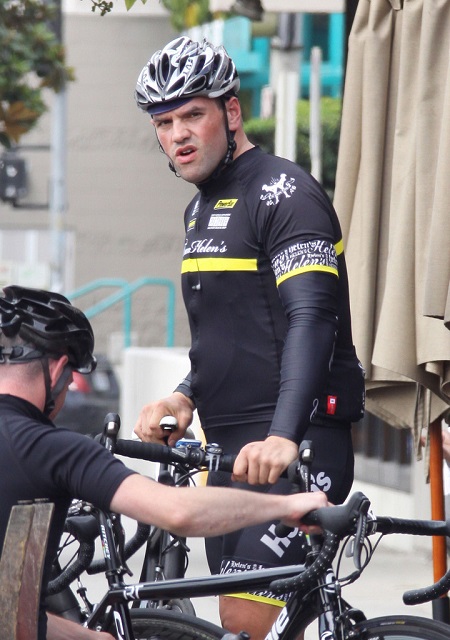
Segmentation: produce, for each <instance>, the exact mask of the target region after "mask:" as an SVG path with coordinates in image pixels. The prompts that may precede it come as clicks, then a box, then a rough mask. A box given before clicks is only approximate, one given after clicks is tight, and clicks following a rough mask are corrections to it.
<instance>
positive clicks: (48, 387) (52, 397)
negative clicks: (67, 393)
mask: <svg viewBox="0 0 450 640" xmlns="http://www.w3.org/2000/svg"><path fill="white" fill-rule="evenodd" d="M41 364H42V371H43V372H44V382H45V405H44V411H43V413H44V415H46V416H47V417H48V416H49V415H50V414H51V412H52V411H53V410H54V408H55V405H56V399H57V398H58V396H59V395H60V393H61V392H62V391H63V389H64V387H65V385H66V384H67V381H68V380H69V378H70V376H71V375H72V367H71V366H70V365H69V364H66V365H65V367H64V369H63V371H62V373H61V375H60V376H59V378H58V380H57V381H56V383H55V385H54V387H53V388H52V381H51V376H50V365H49V362H48V358H42V359H41Z"/></svg>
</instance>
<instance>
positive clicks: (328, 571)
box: [85, 424, 450, 640]
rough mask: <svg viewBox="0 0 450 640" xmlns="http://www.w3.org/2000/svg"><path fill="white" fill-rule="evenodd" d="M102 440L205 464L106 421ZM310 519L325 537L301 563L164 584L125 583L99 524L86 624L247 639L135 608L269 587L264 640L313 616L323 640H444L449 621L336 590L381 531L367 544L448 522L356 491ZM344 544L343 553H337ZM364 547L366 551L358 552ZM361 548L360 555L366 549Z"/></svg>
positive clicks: (128, 638)
mask: <svg viewBox="0 0 450 640" xmlns="http://www.w3.org/2000/svg"><path fill="white" fill-rule="evenodd" d="M109 428H110V429H109V434H108V442H109V444H107V446H110V448H111V450H115V452H116V453H118V454H120V455H124V456H127V457H136V458H141V459H147V460H153V461H155V460H156V461H169V460H177V459H178V460H179V459H180V457H181V458H183V460H184V461H185V463H186V464H189V465H192V466H193V467H195V468H204V467H205V456H206V454H205V451H204V450H203V449H200V448H198V449H197V448H193V449H189V448H186V449H185V450H183V451H180V450H177V449H171V448H170V447H164V446H161V445H154V444H149V443H141V442H135V441H123V440H117V441H116V440H115V437H116V436H115V434H114V433H113V426H112V425H111V424H110V425H109ZM233 458H234V457H233V456H226V455H225V454H223V453H222V452H221V451H220V447H217V452H216V453H215V454H214V455H213V456H211V455H210V456H209V461H208V465H209V466H211V464H213V465H214V468H221V469H224V470H225V469H227V470H230V469H231V468H232V463H233ZM300 466H301V465H300V464H299V463H298V464H296V465H294V467H293V468H292V469H291V474H294V475H295V474H297V475H298V474H299V473H300V472H301V469H300ZM99 516H100V520H101V521H103V522H104V525H107V523H108V522H111V520H114V519H115V514H110V513H103V512H99ZM308 522H309V523H313V524H318V525H320V526H321V527H322V529H323V540H322V541H320V543H319V540H317V539H315V540H314V544H313V545H312V548H311V551H310V553H309V554H308V557H307V559H306V561H305V564H301V565H295V566H288V567H281V568H280V567H279V568H276V569H262V570H258V571H249V572H245V573H238V574H230V575H220V576H205V577H200V578H185V579H182V580H176V579H175V580H167V581H163V582H150V583H148V582H144V583H137V584H127V583H125V581H124V579H123V578H124V574H125V570H124V568H123V566H122V565H121V563H120V554H119V553H118V545H117V541H116V540H115V538H114V535H115V534H114V530H115V529H114V527H113V528H112V529H107V528H106V526H104V530H103V532H102V536H104V544H106V545H107V546H108V548H109V550H110V551H112V553H111V560H110V564H109V567H108V575H107V579H108V583H109V588H108V590H107V593H106V594H105V596H104V597H103V598H102V600H101V601H100V602H99V604H98V605H97V607H96V608H95V610H93V611H92V612H91V614H90V615H89V617H88V619H87V621H86V623H85V624H86V626H88V627H89V628H91V629H102V630H108V631H110V632H112V630H113V629H114V627H115V629H116V633H117V638H119V639H123V640H143V639H145V638H160V639H162V640H219V639H220V638H223V637H224V636H225V635H226V639H227V640H245V638H246V637H247V636H246V634H245V633H241V634H238V635H237V636H235V635H234V634H228V633H227V632H226V631H225V630H224V629H222V628H220V627H218V626H216V625H213V624H211V623H209V622H207V621H205V620H200V619H198V618H195V617H192V616H189V615H184V614H179V613H176V612H173V611H165V610H161V609H151V610H150V609H140V608H133V607H132V604H133V603H137V602H140V601H141V600H152V599H170V598H185V597H188V598H195V597H203V596H210V595H222V594H229V593H238V592H243V591H255V590H258V589H263V588H267V586H268V585H270V588H271V590H273V591H276V592H289V593H290V596H289V599H288V601H287V603H286V606H285V607H284V608H283V609H281V611H280V614H279V616H278V619H277V620H276V622H275V624H274V625H273V627H272V629H271V631H270V632H269V633H268V635H267V638H266V640H295V639H296V638H297V636H298V635H299V633H300V632H301V631H303V630H304V629H306V627H307V626H308V625H309V624H311V623H312V622H313V621H314V620H315V619H320V620H321V622H322V628H321V640H326V639H327V640H410V639H415V640H448V638H449V637H450V626H449V625H446V624H444V623H441V622H437V621H434V620H428V619H426V618H421V617H418V616H405V615H400V616H386V617H379V618H374V619H372V620H367V619H366V618H365V616H364V614H363V612H362V611H360V610H358V609H357V608H354V607H352V606H351V605H350V604H349V603H347V602H346V601H345V600H344V599H343V597H342V588H343V587H345V586H346V585H347V584H350V583H352V582H354V581H355V580H357V579H358V578H359V577H360V576H361V574H362V572H363V570H364V569H365V567H366V566H367V565H368V563H369V562H370V559H371V557H372V555H373V553H374V552H375V550H376V548H377V546H378V543H379V541H380V539H381V537H380V538H379V539H378V541H377V542H376V543H375V544H373V545H372V544H371V542H370V536H371V535H374V534H375V533H380V534H381V536H382V535H386V534H394V533H398V534H404V535H427V536H430V535H432V536H434V535H448V534H449V532H450V521H449V522H448V523H446V522H441V521H429V520H404V519H400V518H392V517H380V516H374V515H373V514H372V513H371V512H370V502H369V500H368V498H367V497H366V496H364V495H363V494H362V493H360V492H357V493H355V494H353V495H352V496H351V498H350V499H349V500H348V502H347V503H346V504H345V505H341V506H337V507H331V508H326V509H319V510H317V511H315V512H313V513H311V514H309V516H308ZM341 541H342V542H343V545H342V548H341V551H339V549H340V546H341V544H340V543H341ZM350 542H351V543H352V544H353V552H352V554H353V560H354V564H355V570H354V571H353V572H352V573H351V574H350V575H348V576H344V577H339V562H338V570H337V572H336V575H335V574H334V572H333V571H332V563H333V561H334V560H335V559H336V558H338V559H340V558H341V556H342V554H343V552H344V550H345V548H346V547H347V546H348V544H349V543H350ZM363 552H364V553H363ZM364 554H365V555H364ZM449 588H450V571H449V572H448V573H447V574H446V575H445V576H444V577H443V578H442V579H441V580H440V581H439V582H438V583H436V584H434V585H431V586H430V587H426V588H424V589H417V590H414V591H409V592H406V593H405V594H404V596H403V600H404V602H405V603H406V604H416V603H417V604H418V603H421V602H427V601H430V600H432V599H434V598H437V597H439V596H441V595H443V594H444V593H446V592H447V591H448V590H449Z"/></svg>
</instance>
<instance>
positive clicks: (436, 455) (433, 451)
mask: <svg viewBox="0 0 450 640" xmlns="http://www.w3.org/2000/svg"><path fill="white" fill-rule="evenodd" d="M429 429H430V489H431V518H432V520H445V505H444V482H443V476H442V465H443V455H442V427H441V421H440V420H439V419H438V420H435V421H434V422H432V423H431V424H430V427H429ZM446 572H447V544H446V538H445V537H443V536H433V575H434V582H437V581H438V580H440V579H441V578H442V576H443V575H444V574H445V573H446ZM432 607H433V618H434V620H440V621H441V622H446V623H450V605H449V597H448V595H444V596H441V597H440V598H437V599H436V600H433V602H432Z"/></svg>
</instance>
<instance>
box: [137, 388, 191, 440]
mask: <svg viewBox="0 0 450 640" xmlns="http://www.w3.org/2000/svg"><path fill="white" fill-rule="evenodd" d="M193 413H194V404H193V402H192V400H190V399H189V398H187V397H186V396H185V395H183V394H182V393H179V392H178V391H175V392H174V393H172V395H170V396H168V397H167V398H163V399H162V400H158V401H157V402H151V403H150V404H147V405H145V406H144V407H143V408H142V409H141V413H140V414H139V418H138V420H137V422H136V425H135V427H134V432H135V433H136V435H137V436H138V437H139V438H140V439H141V440H143V441H144V442H156V443H158V444H166V440H165V438H167V432H164V431H163V429H162V428H161V426H160V421H161V420H162V418H164V417H165V416H173V417H174V418H176V421H177V424H178V427H177V428H176V429H175V431H174V432H173V433H172V434H170V435H169V439H168V442H167V444H168V445H169V446H170V447H173V446H175V443H176V442H177V440H179V439H180V438H182V437H183V436H184V434H185V432H186V429H187V428H188V427H189V425H190V424H191V422H192V418H193Z"/></svg>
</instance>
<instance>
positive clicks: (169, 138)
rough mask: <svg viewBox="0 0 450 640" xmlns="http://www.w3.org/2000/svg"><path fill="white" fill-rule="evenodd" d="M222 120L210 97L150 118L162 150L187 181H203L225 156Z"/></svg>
mask: <svg viewBox="0 0 450 640" xmlns="http://www.w3.org/2000/svg"><path fill="white" fill-rule="evenodd" d="M224 119H225V114H224V111H223V109H222V106H221V104H220V102H219V101H218V100H210V99H209V98H193V99H192V100H190V101H189V102H188V103H186V104H184V105H183V106H181V107H179V108H178V109H174V110H173V111H168V112H166V113H161V114H158V115H155V116H153V124H154V126H155V129H156V134H157V136H158V139H159V142H160V144H161V146H162V148H163V151H164V153H165V154H166V155H167V156H168V157H169V158H170V160H171V161H172V163H173V165H174V167H175V169H176V171H177V173H178V174H179V175H180V176H181V177H182V178H183V180H186V182H192V183H194V184H198V183H200V182H203V181H204V180H206V179H207V178H208V177H209V176H210V175H211V174H212V173H213V171H214V169H215V168H216V167H217V165H218V164H219V162H220V161H221V160H222V158H223V157H224V156H225V154H226V151H227V137H226V129H225V120H224Z"/></svg>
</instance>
